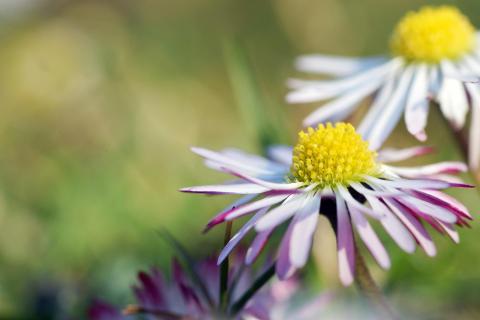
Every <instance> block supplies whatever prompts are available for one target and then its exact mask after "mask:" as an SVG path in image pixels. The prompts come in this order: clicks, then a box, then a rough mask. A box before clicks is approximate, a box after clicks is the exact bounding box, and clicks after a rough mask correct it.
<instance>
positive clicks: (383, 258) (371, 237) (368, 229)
mask: <svg viewBox="0 0 480 320" xmlns="http://www.w3.org/2000/svg"><path fill="white" fill-rule="evenodd" d="M347 207H348V210H349V211H350V216H351V217H352V222H353V225H354V226H355V228H356V229H357V231H358V234H359V235H360V238H361V239H362V241H363V243H365V246H366V247H367V248H368V250H369V251H370V253H371V254H372V256H373V257H374V258H375V260H376V261H377V262H378V265H379V266H380V267H382V268H384V269H389V268H390V265H391V263H390V257H389V256H388V253H387V251H386V250H385V247H384V246H383V244H382V243H381V242H380V240H379V239H378V237H377V234H376V233H375V231H374V230H373V228H372V226H371V225H370V223H368V221H367V219H366V218H365V217H364V216H363V214H362V213H361V212H360V211H359V210H358V209H356V208H355V207H353V206H351V205H349V204H348V203H347Z"/></svg>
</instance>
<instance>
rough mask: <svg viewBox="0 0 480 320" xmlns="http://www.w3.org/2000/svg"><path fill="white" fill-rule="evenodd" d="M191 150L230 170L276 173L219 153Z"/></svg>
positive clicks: (254, 163)
mask: <svg viewBox="0 0 480 320" xmlns="http://www.w3.org/2000/svg"><path fill="white" fill-rule="evenodd" d="M191 150H192V151H193V152H194V153H196V154H198V155H199V156H201V157H203V158H205V159H207V160H209V161H212V162H214V163H215V162H216V163H218V164H219V165H222V166H223V167H231V168H236V169H241V170H246V171H248V172H255V173H257V172H258V173H262V174H275V173H276V172H275V171H272V170H269V169H266V168H260V167H258V166H257V165H258V162H257V161H245V159H244V160H243V161H239V160H237V159H234V158H231V157H229V156H227V155H224V154H222V153H220V152H215V151H212V150H208V149H204V148H198V147H192V148H191ZM266 161H268V160H266Z"/></svg>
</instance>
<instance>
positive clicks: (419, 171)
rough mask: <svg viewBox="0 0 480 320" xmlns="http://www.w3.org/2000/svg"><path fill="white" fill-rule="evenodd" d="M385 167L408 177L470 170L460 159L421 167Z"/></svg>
mask: <svg viewBox="0 0 480 320" xmlns="http://www.w3.org/2000/svg"><path fill="white" fill-rule="evenodd" d="M384 166H385V165H384ZM385 167H387V168H388V169H389V170H391V171H393V172H395V173H396V174H398V175H400V176H403V177H407V178H418V177H421V176H431V175H435V174H457V173H460V172H466V171H467V170H468V167H467V166H466V165H465V164H464V163H463V162H458V161H445V162H439V163H435V164H430V165H426V166H420V167H394V166H385Z"/></svg>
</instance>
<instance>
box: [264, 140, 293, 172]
mask: <svg viewBox="0 0 480 320" xmlns="http://www.w3.org/2000/svg"><path fill="white" fill-rule="evenodd" d="M292 149H293V148H292V147H291V146H284V145H273V146H269V147H268V148H267V154H268V157H269V158H270V159H272V160H273V161H275V162H278V163H281V164H282V165H284V166H287V167H288V168H290V166H291V165H292V153H293V150H292Z"/></svg>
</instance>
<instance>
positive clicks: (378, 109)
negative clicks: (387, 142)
mask: <svg viewBox="0 0 480 320" xmlns="http://www.w3.org/2000/svg"><path fill="white" fill-rule="evenodd" d="M401 66H402V65H401V64H400V65H398V66H396V67H394V68H392V70H390V72H389V73H388V74H387V75H386V77H385V84H384V85H383V86H382V87H381V88H380V90H379V92H378V93H377V95H376V96H375V99H374V100H373V103H372V105H371V106H370V108H369V110H368V112H367V114H366V115H365V117H364V118H363V120H362V122H361V123H360V125H359V126H358V130H357V132H358V133H359V134H360V135H361V136H362V137H363V138H365V137H366V136H367V135H368V133H369V132H370V131H371V130H372V127H373V126H375V123H376V122H377V119H378V118H379V117H380V116H381V114H382V112H383V109H384V108H385V105H386V104H387V102H388V101H389V100H390V99H391V98H392V95H393V93H394V92H395V89H396V82H397V77H398V76H399V75H400V74H401V72H402V71H401Z"/></svg>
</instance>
